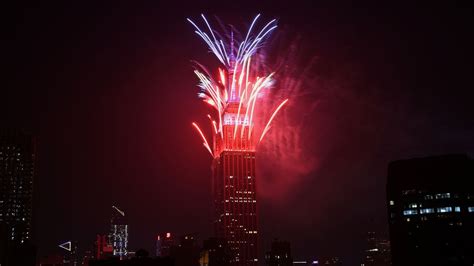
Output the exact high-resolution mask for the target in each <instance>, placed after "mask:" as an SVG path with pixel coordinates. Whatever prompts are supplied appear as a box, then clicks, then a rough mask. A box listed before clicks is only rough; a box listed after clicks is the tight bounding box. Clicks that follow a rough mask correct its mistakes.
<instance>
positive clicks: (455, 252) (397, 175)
mask: <svg viewBox="0 0 474 266" xmlns="http://www.w3.org/2000/svg"><path fill="white" fill-rule="evenodd" d="M473 179H474V162H473V160H471V159H470V158H469V157H467V156H465V155H445V156H436V157H427V158H419V159H411V160H401V161H395V162H392V163H390V165H389V167H388V181H387V206H388V217H389V228H390V240H391V248H392V263H393V265H395V266H398V265H399V266H410V265H417V266H421V265H473V264H474V186H472V181H473Z"/></svg>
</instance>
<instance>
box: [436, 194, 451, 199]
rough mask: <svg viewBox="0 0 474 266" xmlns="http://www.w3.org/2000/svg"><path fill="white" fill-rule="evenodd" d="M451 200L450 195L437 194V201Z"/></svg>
mask: <svg viewBox="0 0 474 266" xmlns="http://www.w3.org/2000/svg"><path fill="white" fill-rule="evenodd" d="M449 198H451V194H450V193H441V194H436V199H449Z"/></svg>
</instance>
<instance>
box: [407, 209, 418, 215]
mask: <svg viewBox="0 0 474 266" xmlns="http://www.w3.org/2000/svg"><path fill="white" fill-rule="evenodd" d="M415 214H418V211H417V210H404V211H403V215H415Z"/></svg>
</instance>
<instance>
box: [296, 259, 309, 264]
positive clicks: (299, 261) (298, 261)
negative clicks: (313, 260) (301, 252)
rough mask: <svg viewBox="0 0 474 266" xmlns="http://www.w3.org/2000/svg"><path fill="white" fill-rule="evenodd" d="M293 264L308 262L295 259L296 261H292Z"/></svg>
mask: <svg viewBox="0 0 474 266" xmlns="http://www.w3.org/2000/svg"><path fill="white" fill-rule="evenodd" d="M293 264H308V262H307V261H305V260H297V261H293Z"/></svg>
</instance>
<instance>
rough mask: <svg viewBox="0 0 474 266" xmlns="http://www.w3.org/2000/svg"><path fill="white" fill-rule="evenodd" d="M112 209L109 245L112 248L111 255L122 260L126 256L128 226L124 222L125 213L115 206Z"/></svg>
mask: <svg viewBox="0 0 474 266" xmlns="http://www.w3.org/2000/svg"><path fill="white" fill-rule="evenodd" d="M112 209H113V214H112V219H111V220H110V234H109V244H110V245H112V248H113V253H112V254H113V255H114V256H117V257H120V259H122V258H126V257H127V255H128V250H127V248H128V225H127V222H126V221H125V212H124V211H122V210H120V209H119V208H117V207H115V206H112Z"/></svg>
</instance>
